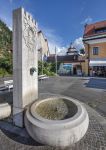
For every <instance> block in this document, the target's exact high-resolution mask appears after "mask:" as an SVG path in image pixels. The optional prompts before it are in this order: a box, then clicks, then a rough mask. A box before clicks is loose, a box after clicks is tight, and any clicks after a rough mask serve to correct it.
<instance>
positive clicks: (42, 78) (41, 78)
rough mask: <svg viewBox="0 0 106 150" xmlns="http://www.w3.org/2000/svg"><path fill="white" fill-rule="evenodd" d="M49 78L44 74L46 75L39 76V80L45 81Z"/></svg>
mask: <svg viewBox="0 0 106 150" xmlns="http://www.w3.org/2000/svg"><path fill="white" fill-rule="evenodd" d="M48 78H49V77H48V76H47V75H46V74H44V75H39V76H38V79H39V80H45V79H48Z"/></svg>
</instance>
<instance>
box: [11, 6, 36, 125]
mask: <svg viewBox="0 0 106 150" xmlns="http://www.w3.org/2000/svg"><path fill="white" fill-rule="evenodd" d="M13 83H14V85H13V86H14V87H13V121H14V124H15V125H16V126H19V127H23V125H24V124H23V111H24V109H25V107H26V106H27V105H29V104H30V103H31V102H33V101H35V100H36V99H37V98H38V64H37V27H36V23H35V21H34V20H33V18H32V17H31V15H30V14H28V13H27V12H25V11H24V9H23V8H19V9H16V10H14V11H13Z"/></svg>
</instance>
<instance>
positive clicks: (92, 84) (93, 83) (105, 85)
mask: <svg viewBox="0 0 106 150" xmlns="http://www.w3.org/2000/svg"><path fill="white" fill-rule="evenodd" d="M85 86H86V87H88V88H96V89H106V79H103V78H102V79H101V78H90V79H89V82H88V83H85Z"/></svg>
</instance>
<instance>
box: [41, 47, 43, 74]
mask: <svg viewBox="0 0 106 150" xmlns="http://www.w3.org/2000/svg"><path fill="white" fill-rule="evenodd" d="M41 57H42V58H41V59H42V75H43V50H42V48H41Z"/></svg>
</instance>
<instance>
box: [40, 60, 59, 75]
mask: <svg viewBox="0 0 106 150" xmlns="http://www.w3.org/2000/svg"><path fill="white" fill-rule="evenodd" d="M59 64H60V63H58V64H57V68H58V67H59ZM42 68H43V74H46V75H48V76H54V75H55V73H56V64H55V63H48V62H43V63H42V62H41V61H39V62H38V74H39V75H41V74H42Z"/></svg>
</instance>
